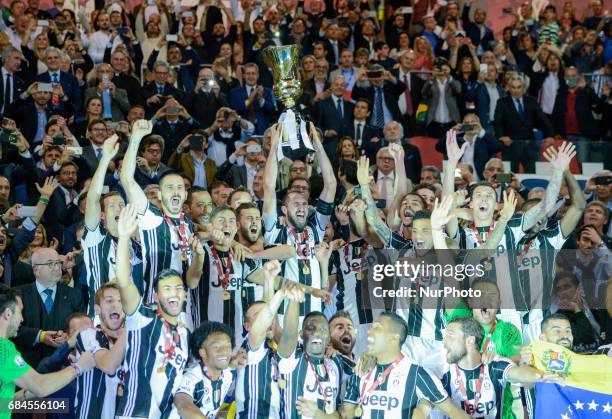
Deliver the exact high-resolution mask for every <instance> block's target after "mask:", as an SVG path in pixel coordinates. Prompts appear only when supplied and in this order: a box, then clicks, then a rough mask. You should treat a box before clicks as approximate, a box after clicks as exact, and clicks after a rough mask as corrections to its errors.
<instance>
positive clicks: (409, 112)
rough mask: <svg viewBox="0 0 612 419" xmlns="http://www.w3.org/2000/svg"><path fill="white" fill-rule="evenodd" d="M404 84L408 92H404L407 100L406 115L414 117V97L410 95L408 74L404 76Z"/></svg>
mask: <svg viewBox="0 0 612 419" xmlns="http://www.w3.org/2000/svg"><path fill="white" fill-rule="evenodd" d="M404 84H405V85H406V90H404V98H405V99H406V115H412V113H413V112H414V108H413V107H412V95H411V94H410V87H409V86H408V74H404Z"/></svg>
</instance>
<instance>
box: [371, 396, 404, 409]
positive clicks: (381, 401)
mask: <svg viewBox="0 0 612 419" xmlns="http://www.w3.org/2000/svg"><path fill="white" fill-rule="evenodd" d="M399 404H400V401H399V399H398V398H397V397H389V396H383V395H381V396H378V395H376V394H372V395H371V396H368V397H366V399H365V400H364V402H363V405H364V406H372V407H373V408H374V407H379V408H383V409H386V410H391V409H395V408H396V407H397V406H399Z"/></svg>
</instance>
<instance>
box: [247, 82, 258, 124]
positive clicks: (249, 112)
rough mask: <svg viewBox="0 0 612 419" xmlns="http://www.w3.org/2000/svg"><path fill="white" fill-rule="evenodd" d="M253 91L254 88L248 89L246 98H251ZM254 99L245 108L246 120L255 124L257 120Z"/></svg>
mask: <svg viewBox="0 0 612 419" xmlns="http://www.w3.org/2000/svg"><path fill="white" fill-rule="evenodd" d="M254 90H255V87H249V88H248V89H247V98H249V97H251V94H253V91H254ZM255 100H256V99H255V97H253V101H252V102H251V103H250V104H249V107H248V108H247V119H248V120H249V121H251V122H255V121H256V120H257V116H256V115H255Z"/></svg>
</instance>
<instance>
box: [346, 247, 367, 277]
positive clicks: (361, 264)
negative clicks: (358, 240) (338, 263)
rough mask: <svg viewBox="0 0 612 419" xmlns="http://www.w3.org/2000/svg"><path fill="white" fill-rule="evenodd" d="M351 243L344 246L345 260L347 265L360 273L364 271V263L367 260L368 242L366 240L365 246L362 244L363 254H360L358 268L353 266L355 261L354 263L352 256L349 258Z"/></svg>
mask: <svg viewBox="0 0 612 419" xmlns="http://www.w3.org/2000/svg"><path fill="white" fill-rule="evenodd" d="M349 244H350V243H348V244H347V245H346V246H344V262H345V263H346V267H347V268H350V269H351V272H355V273H359V272H362V271H363V265H364V262H365V254H366V252H367V251H368V242H366V241H365V240H364V244H363V246H361V254H360V259H361V261H360V263H359V266H358V267H356V268H353V263H352V257H351V258H349ZM353 249H355V248H354V247H353Z"/></svg>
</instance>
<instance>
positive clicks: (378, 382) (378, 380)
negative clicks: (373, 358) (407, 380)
mask: <svg viewBox="0 0 612 419" xmlns="http://www.w3.org/2000/svg"><path fill="white" fill-rule="evenodd" d="M402 359H404V355H403V354H401V353H400V354H399V356H398V357H397V359H396V360H395V361H393V363H392V364H391V365H389V366H388V367H387V368H385V370H384V371H383V372H382V374H380V376H378V378H376V380H374V382H373V383H372V385H371V386H370V388H368V390H367V391H364V390H365V387H366V385H367V383H368V381H370V376H371V375H372V373H373V372H375V371H376V368H377V366H374V368H372V369H371V370H370V372H369V373H368V375H367V377H366V379H365V380H364V381H363V385H362V386H361V390H360V391H359V393H360V394H361V397H360V398H359V401H358V402H357V405H358V406H361V405H362V404H363V402H364V400H365V399H367V398H368V396H369V395H370V394H371V393H372V392H373V391H374V390H376V389H377V388H378V386H380V385H381V384H382V383H384V382H385V380H386V379H387V377H388V376H389V374H391V371H393V368H395V367H396V366H397V364H399V363H400V362H401V361H402Z"/></svg>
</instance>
